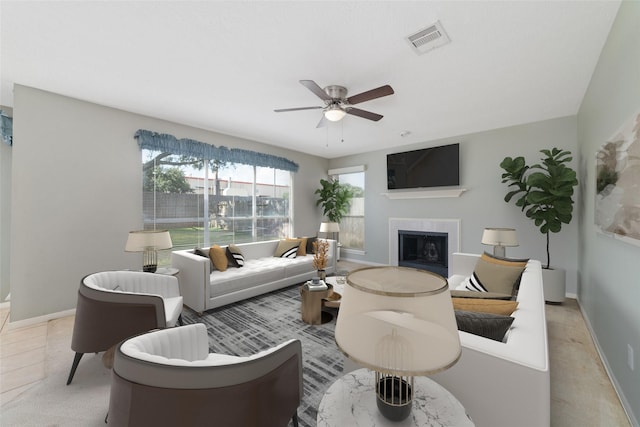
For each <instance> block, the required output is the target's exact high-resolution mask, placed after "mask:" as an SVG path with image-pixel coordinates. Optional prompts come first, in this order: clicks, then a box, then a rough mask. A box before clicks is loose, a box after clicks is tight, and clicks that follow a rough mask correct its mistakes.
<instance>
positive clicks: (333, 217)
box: [315, 179, 353, 222]
mask: <svg viewBox="0 0 640 427" xmlns="http://www.w3.org/2000/svg"><path fill="white" fill-rule="evenodd" d="M320 185H321V188H318V189H317V190H316V191H315V194H317V195H318V200H317V201H316V206H318V205H322V210H323V214H324V215H325V216H326V217H327V218H328V219H329V221H331V222H340V220H341V219H342V217H343V216H345V215H346V214H347V213H348V212H349V206H350V205H351V198H352V197H353V193H352V191H351V188H350V187H348V186H346V185H342V184H340V182H338V181H336V180H334V179H330V180H326V179H321V180H320Z"/></svg>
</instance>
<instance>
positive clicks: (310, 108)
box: [273, 107, 324, 113]
mask: <svg viewBox="0 0 640 427" xmlns="http://www.w3.org/2000/svg"><path fill="white" fill-rule="evenodd" d="M322 108H324V107H298V108H279V109H277V110H273V111H275V112H276V113H284V112H287V111H300V110H319V109H322Z"/></svg>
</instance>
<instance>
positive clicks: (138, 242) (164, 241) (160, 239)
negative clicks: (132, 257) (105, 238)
mask: <svg viewBox="0 0 640 427" xmlns="http://www.w3.org/2000/svg"><path fill="white" fill-rule="evenodd" d="M172 247H173V243H172V242H171V235H170V234H169V231H167V230H139V231H130V232H129V237H128V238H127V244H126V245H125V248H124V250H125V251H126V252H144V251H148V250H162V249H171V248H172Z"/></svg>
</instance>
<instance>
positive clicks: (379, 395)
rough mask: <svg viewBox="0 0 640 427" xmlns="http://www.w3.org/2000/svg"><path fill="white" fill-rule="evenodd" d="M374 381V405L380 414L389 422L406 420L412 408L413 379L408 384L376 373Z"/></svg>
mask: <svg viewBox="0 0 640 427" xmlns="http://www.w3.org/2000/svg"><path fill="white" fill-rule="evenodd" d="M376 380H377V381H376V403H377V404H378V410H379V411H380V413H381V414H382V415H384V417H385V418H387V419H388V420H391V421H402V420H404V419H406V418H407V417H408V416H409V414H411V407H412V406H413V377H411V380H410V381H411V382H409V381H407V380H405V379H403V378H401V377H396V376H383V375H381V374H380V373H378V372H376Z"/></svg>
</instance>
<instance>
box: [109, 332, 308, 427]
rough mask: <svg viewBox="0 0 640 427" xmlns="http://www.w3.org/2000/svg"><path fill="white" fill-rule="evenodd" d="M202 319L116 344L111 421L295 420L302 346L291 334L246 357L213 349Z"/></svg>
mask: <svg viewBox="0 0 640 427" xmlns="http://www.w3.org/2000/svg"><path fill="white" fill-rule="evenodd" d="M208 342H209V340H208V336H207V330H206V327H205V326H204V325H203V324H200V323H197V324H193V325H187V326H179V327H176V328H172V329H164V330H159V331H153V332H149V333H145V334H142V335H139V336H136V337H133V338H129V339H127V340H125V341H124V342H122V343H121V344H120V345H119V346H118V347H117V349H116V353H115V358H114V365H113V370H112V374H111V395H110V400H109V413H108V424H109V425H116V426H136V427H144V426H154V427H162V426H177V425H180V426H186V427H188V426H204V425H216V426H225V427H285V426H286V425H288V423H289V420H293V423H294V426H297V425H298V417H297V408H298V406H299V405H300V402H301V400H302V393H303V389H302V346H301V344H300V341H299V340H290V341H287V342H285V343H282V344H280V345H278V346H275V347H273V348H270V349H267V350H264V351H262V352H259V353H257V354H255V355H252V356H249V357H238V356H229V355H224V354H216V353H209V344H208Z"/></svg>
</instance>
